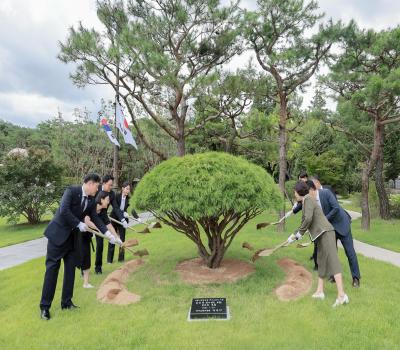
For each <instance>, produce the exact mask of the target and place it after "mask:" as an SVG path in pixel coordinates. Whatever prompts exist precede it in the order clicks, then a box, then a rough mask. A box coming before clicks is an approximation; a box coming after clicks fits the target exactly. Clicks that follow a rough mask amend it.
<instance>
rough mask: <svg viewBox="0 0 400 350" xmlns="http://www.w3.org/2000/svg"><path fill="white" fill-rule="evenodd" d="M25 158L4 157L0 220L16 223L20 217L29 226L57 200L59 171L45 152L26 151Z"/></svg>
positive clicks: (59, 185)
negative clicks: (5, 218) (3, 217)
mask: <svg viewBox="0 0 400 350" xmlns="http://www.w3.org/2000/svg"><path fill="white" fill-rule="evenodd" d="M28 154H29V155H28V156H27V157H24V156H19V157H6V158H5V159H4V161H3V166H1V167H0V180H1V181H0V216H5V217H7V218H8V220H9V221H10V222H13V223H16V222H18V221H19V220H20V217H21V215H22V216H24V217H25V218H26V219H27V220H28V222H29V223H30V224H37V223H39V222H40V219H41V217H42V216H43V215H44V214H45V213H46V212H47V211H48V210H49V209H50V208H51V206H52V205H53V204H55V203H56V202H57V201H58V200H59V198H60V194H61V192H60V189H61V169H60V168H59V167H58V166H57V165H56V164H55V163H54V160H53V159H52V157H51V155H49V152H48V150H47V149H29V153H28Z"/></svg>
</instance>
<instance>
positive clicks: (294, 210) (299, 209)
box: [292, 202, 303, 214]
mask: <svg viewBox="0 0 400 350" xmlns="http://www.w3.org/2000/svg"><path fill="white" fill-rule="evenodd" d="M302 209H303V202H297V204H296V206H295V207H294V209H292V210H293V214H297V213H298V212H299V211H301V210H302Z"/></svg>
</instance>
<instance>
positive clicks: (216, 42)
mask: <svg viewBox="0 0 400 350" xmlns="http://www.w3.org/2000/svg"><path fill="white" fill-rule="evenodd" d="M97 4H98V17H99V19H100V21H101V22H102V23H103V25H104V27H105V29H106V30H105V32H104V33H99V32H97V31H95V30H94V29H91V30H89V29H86V28H84V27H83V26H82V25H80V26H79V28H77V29H74V28H72V29H71V31H70V35H69V38H68V39H67V41H66V42H65V43H64V44H61V53H60V55H59V57H60V59H61V60H62V61H63V62H75V63H76V64H77V69H76V72H75V73H74V74H73V75H72V80H73V82H74V83H75V84H76V85H78V86H85V85H87V84H109V85H110V86H112V87H113V89H114V90H115V92H116V93H117V94H118V95H120V97H121V99H122V100H123V101H124V102H125V105H126V106H127V110H128V112H129V114H130V116H131V118H132V122H133V125H134V126H135V128H136V130H137V133H138V137H139V138H140V139H141V140H142V142H143V143H144V144H145V145H146V146H147V147H148V148H149V149H151V150H152V151H153V152H155V153H156V154H157V155H158V156H159V157H160V158H161V159H166V155H165V154H163V153H162V152H160V151H159V150H157V149H156V148H155V147H154V146H153V145H151V144H150V143H149V142H148V141H147V140H146V139H145V138H144V135H143V134H142V132H141V131H140V126H139V125H138V123H137V120H136V115H137V114H139V115H146V116H148V117H150V118H152V119H153V120H154V122H155V123H156V124H157V125H158V126H159V127H160V128H162V129H163V130H164V131H165V132H166V133H167V134H168V135H169V136H170V137H171V138H172V139H173V140H175V142H176V144H177V154H178V155H184V154H185V140H186V137H187V136H188V135H190V134H192V133H193V132H194V131H195V130H196V129H198V128H200V127H202V126H203V125H204V123H205V122H207V121H209V120H213V119H217V118H218V117H219V113H218V111H217V113H216V114H214V115H211V116H209V118H207V119H206V120H203V121H202V122H201V123H200V124H198V125H191V127H188V125H187V123H188V121H189V120H190V119H191V118H192V117H193V113H192V112H193V108H192V106H193V103H194V101H195V100H196V98H197V97H198V96H199V95H201V94H203V92H204V89H205V88H206V87H207V86H208V85H209V84H210V83H211V82H212V81H213V80H215V79H217V75H218V74H217V72H216V68H217V67H218V66H220V65H222V64H224V63H226V62H227V61H228V60H229V59H230V58H232V57H233V56H234V55H236V54H237V53H238V52H240V50H241V45H240V43H239V42H238V40H237V37H238V28H237V23H239V13H238V7H237V4H233V5H230V6H227V7H222V6H220V3H219V0H207V1H202V0H191V1H185V0H170V1H150V0H144V1H130V2H129V3H128V5H127V6H125V4H124V2H123V1H98V2H97Z"/></svg>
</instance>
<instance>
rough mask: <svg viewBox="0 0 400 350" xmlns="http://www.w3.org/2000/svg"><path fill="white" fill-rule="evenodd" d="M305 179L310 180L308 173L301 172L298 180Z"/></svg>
mask: <svg viewBox="0 0 400 350" xmlns="http://www.w3.org/2000/svg"><path fill="white" fill-rule="evenodd" d="M305 177H306V178H308V175H307V172H305V171H301V172H300V174H299V177H298V178H299V179H304V178H305Z"/></svg>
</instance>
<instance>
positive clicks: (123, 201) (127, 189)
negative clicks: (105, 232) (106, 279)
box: [107, 181, 131, 264]
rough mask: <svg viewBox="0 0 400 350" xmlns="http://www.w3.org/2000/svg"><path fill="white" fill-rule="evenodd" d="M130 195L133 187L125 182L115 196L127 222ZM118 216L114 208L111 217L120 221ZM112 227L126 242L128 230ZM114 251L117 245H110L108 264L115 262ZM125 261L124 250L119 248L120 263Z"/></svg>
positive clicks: (116, 225)
mask: <svg viewBox="0 0 400 350" xmlns="http://www.w3.org/2000/svg"><path fill="white" fill-rule="evenodd" d="M130 193H131V186H130V184H129V182H128V181H125V182H124V183H123V184H122V188H121V192H120V193H118V194H117V195H116V196H115V201H116V203H117V205H118V208H119V209H120V210H121V211H122V213H123V216H124V218H125V219H126V220H127V221H129V214H128V213H127V209H128V207H129V199H130V197H129V194H130ZM117 214H118V213H117V211H116V210H115V209H114V207H113V210H112V212H111V217H112V218H114V219H117V220H118V215H117ZM112 225H113V226H114V228H115V230H116V231H117V232H118V234H119V237H120V239H121V241H122V242H125V233H126V228H125V227H123V226H121V225H118V224H117V223H112ZM114 250H115V245H114V244H110V243H109V244H108V251H107V262H108V263H110V264H111V263H112V262H113V260H114ZM124 259H125V255H124V250H123V249H121V248H119V254H118V261H124Z"/></svg>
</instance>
